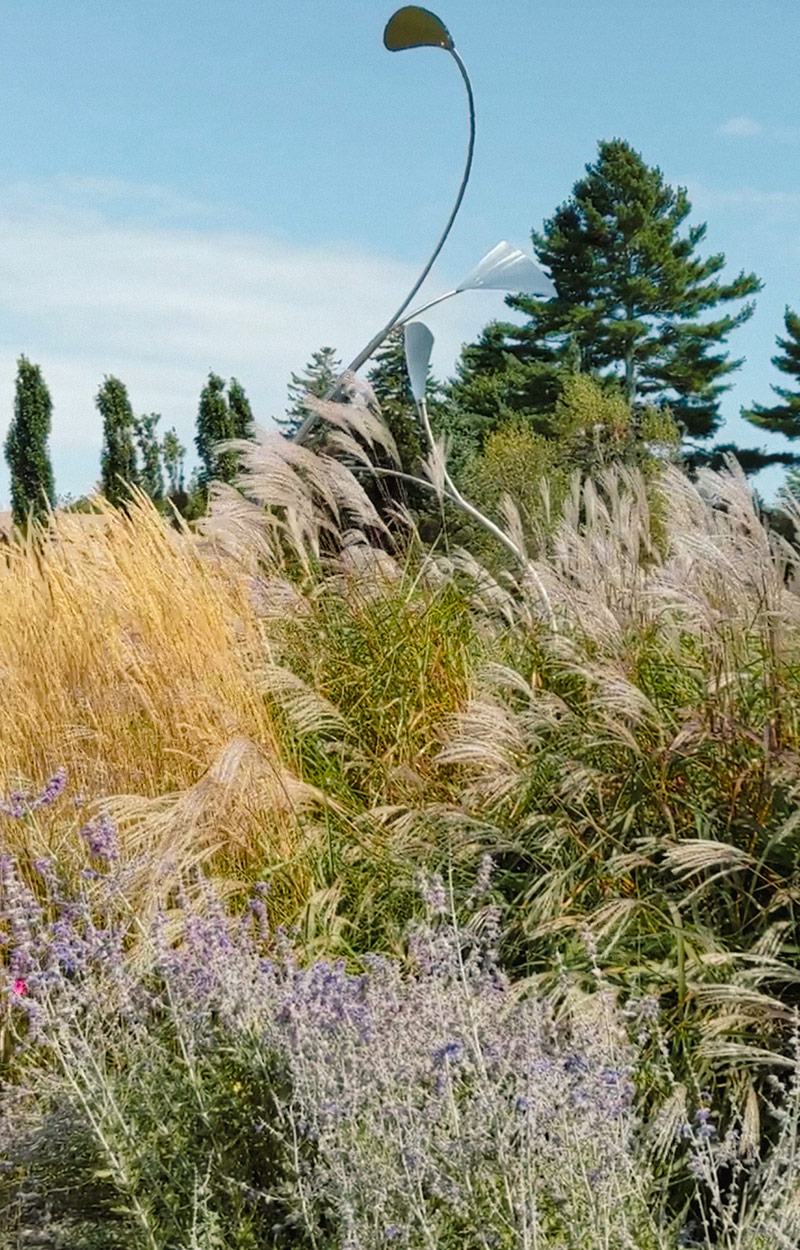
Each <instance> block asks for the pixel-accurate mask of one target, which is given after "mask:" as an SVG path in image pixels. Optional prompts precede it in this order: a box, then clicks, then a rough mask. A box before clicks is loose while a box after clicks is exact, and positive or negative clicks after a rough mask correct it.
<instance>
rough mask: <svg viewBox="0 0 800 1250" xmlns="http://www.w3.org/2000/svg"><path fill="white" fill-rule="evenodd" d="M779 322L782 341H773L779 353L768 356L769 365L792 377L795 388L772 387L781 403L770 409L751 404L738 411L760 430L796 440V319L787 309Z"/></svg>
mask: <svg viewBox="0 0 800 1250" xmlns="http://www.w3.org/2000/svg"><path fill="white" fill-rule="evenodd" d="M783 320H784V324H785V326H786V338H785V339H782V338H778V339H777V343H778V347H780V348H781V352H780V353H779V354H778V355H777V356H773V357H772V363H773V365H775V368H776V369H780V371H781V372H782V373H786V374H788V376H789V377H791V378H793V379H794V381H795V384H796V385H795V387H794V389H790V388H789V387H787V386H773V387H772V390H773V391H774V392H775V394H776V395H777V396H778V397H779V398H780V399H782V400H783V403H781V404H775V405H773V407H771V408H767V407H765V406H763V405H762V404H753V407H752V408H743V409H742V416H743V417H745V418H746V420H748V421H751V422H752V424H753V425H758V426H760V427H761V429H762V430H772V431H773V432H774V433H776V434H784V435H785V436H786V438H800V316H798V315H797V313H795V312H792V310H791V308H788V307H787V309H786V311H785V313H784V317H783Z"/></svg>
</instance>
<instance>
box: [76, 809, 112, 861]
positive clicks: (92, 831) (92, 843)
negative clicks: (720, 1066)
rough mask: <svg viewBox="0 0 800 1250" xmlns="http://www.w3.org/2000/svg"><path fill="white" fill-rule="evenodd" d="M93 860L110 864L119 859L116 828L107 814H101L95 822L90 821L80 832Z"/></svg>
mask: <svg viewBox="0 0 800 1250" xmlns="http://www.w3.org/2000/svg"><path fill="white" fill-rule="evenodd" d="M80 836H81V837H82V838H83V840H84V842H85V843H86V846H87V848H88V850H89V854H90V855H91V856H92V857H93V859H100V860H103V862H104V863H106V864H110V863H113V861H114V860H116V859H118V858H119V842H118V838H117V827H116V825H115V824H114V822H113V820H112V819H111V817H110V816H109V815H108V813H107V812H102V813H101V815H100V816H98V817H97V818H96V819H95V820H90V821H89V823H88V824H87V825H84V826H83V828H82V829H81V831H80Z"/></svg>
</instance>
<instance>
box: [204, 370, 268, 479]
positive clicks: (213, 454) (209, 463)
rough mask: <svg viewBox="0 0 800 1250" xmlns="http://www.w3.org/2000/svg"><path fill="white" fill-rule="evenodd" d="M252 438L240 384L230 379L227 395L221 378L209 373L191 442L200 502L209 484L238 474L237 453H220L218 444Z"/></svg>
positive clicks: (234, 379) (246, 403)
mask: <svg viewBox="0 0 800 1250" xmlns="http://www.w3.org/2000/svg"><path fill="white" fill-rule="evenodd" d="M253 435H254V428H253V414H252V411H251V409H250V403H249V401H248V399H247V396H246V394H245V392H244V390H243V389H242V387H241V385H240V384H239V382H237V380H236V378H231V381H230V383H229V384H228V390H227V394H226V391H225V380H224V378H221V377H219V376H218V374H216V373H213V372H212V373H209V375H208V381H207V382H206V385H205V386H204V387H203V389H202V391H201V392H200V405H199V407H198V411H197V434H196V436H195V440H194V441H195V446H196V447H197V454H198V455H199V457H200V464H201V467H200V472H199V478H198V484H199V490H200V493H201V495H202V498H203V501H205V499H206V498H207V496H208V487H209V484H210V483H211V482H212V481H219V482H232V481H233V479H234V478H235V477H236V474H237V473H238V471H239V457H238V455H237V453H236V452H235V451H233V450H232V449H231V448H226V449H225V450H220V449H219V444H220V443H225V442H227V441H228V440H229V439H234V438H235V439H252V438H253ZM191 493H192V492H191V491H190V494H191Z"/></svg>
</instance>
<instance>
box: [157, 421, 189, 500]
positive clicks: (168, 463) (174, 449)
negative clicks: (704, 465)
mask: <svg viewBox="0 0 800 1250" xmlns="http://www.w3.org/2000/svg"><path fill="white" fill-rule="evenodd" d="M161 457H162V459H163V461H164V468H165V469H166V471H167V482H168V486H169V494H170V495H177V494H178V493H179V492H181V491H183V462H184V459H185V458H186V448H185V447H184V446H183V445H182V443H181V441H180V439H179V438H178V432H177V430H176V429H175V427H174V426H173V427H172V429H171V430H167V432H166V433H165V435H164V437H163V439H162V440H161Z"/></svg>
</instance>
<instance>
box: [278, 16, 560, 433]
mask: <svg viewBox="0 0 800 1250" xmlns="http://www.w3.org/2000/svg"><path fill="white" fill-rule="evenodd" d="M383 42H384V45H385V47H386V48H388V50H389V51H390V52H402V51H404V50H405V49H407V48H442V49H443V50H444V51H445V52H448V53H449V54H450V56H451V57H452V58H453V60H454V61H455V63H456V65H457V66H458V71H459V73H460V74H461V77H462V79H463V81H464V86H465V88H466V92H467V106H468V110H469V141H468V143H467V158H466V161H465V163H464V172H463V174H462V175H461V182H460V184H459V187H458V193H457V194H456V198H455V202H454V204H453V207H452V209H451V212H450V216H449V217H448V219H447V222H446V224H445V227H444V230H443V231H442V233H441V235H440V237H439V240H438V242H437V244H436V246H435V248H434V249H433V252H432V253H431V255H430V257H429V258H428V260H427V261H426V262H425V265H424V267H423V269H422V272H421V273H420V275H419V277H418V278H417V280H416V282H415V283H414V285H413V286H412V288H411V290H410V291H409V292H408V294H407V296H406V297H405V299H404V300H403V302H402V304H401V305H400V307H399V308H398V309H397V311H396V313H395V314H394V316H393V317H391V318H390V319H389V321H387V323H386V325H385V326H384V327H383V329H381V330H379V331H378V333H377V334H376V335H375V337H374V338H372V339H370V341H369V343H367V345H366V347H364V348H362V350H361V351H360V352H359V353H358V355H357V356H355V357H354V358H353V359H352V360H351V361H350V364H349V365H348V366H347V369H346V370H345V371H344V372H345V373H348V372H350V371H352V372H353V373H356V372H357V371H358V370H359V369H360V368H361V366H362V365H363V364H364V362H365V361H367V360H369V358H370V356H371V355H372V354H373V352H374V351H376V350H377V348H378V347H380V345H381V343H382V342H383V341H384V339H385V338H386V337H387V335H389V334H390V333H391V331H392V330H393V329H394V328H395V326H398V325H404V324H405V323H406V322H407V321H410V320H411V318H412V317H415V316H417V315H418V314H419V313H420V312H423V311H424V310H425V309H428V308H432V307H433V305H434V304H440V303H441V302H442V301H443V300H446V299H450V298H451V297H452V296H453V295H458V294H460V293H461V292H462V291H469V290H480V289H484V290H490V289H491V290H505V291H524V292H525V293H526V294H528V295H540V296H543V297H545V298H549V297H550V296H552V295H554V294H555V287H554V286H553V284H552V282H551V281H550V279H549V278H548V277H546V275H545V274H543V273H542V271H541V270H540V269H538V268H537V267H536V265H534V263H533V261H532V260H530V259H529V258H528V257H527V256H525V254H524V253H523V252H520V251H518V250H517V249H516V248H512V247H511V246H510V244H508V243H498V244H497V246H496V247H494V248H492V250H491V251H490V252H488V253H487V254H486V256H484V258H483V260H482V261H481V262H480V264H479V265H478V266H477V267H476V268H475V269H473V270H472V273H470V274H469V276H468V277H467V278H465V279H464V281H463V282H462V283H460V284H459V286H457V287H455V288H454V290H452V291H447V292H445V294H444V295H440V296H438V297H437V298H436V299H432V300H430V301H429V302H428V303H427V304H423V305H422V307H421V308H418V309H416V311H415V312H413V313H409V314H408V316H406V317H404V316H403V314H404V313H405V311H406V309H407V308H408V306H409V304H410V303H411V301H412V300H413V298H414V296H415V295H416V293H417V291H418V290H419V289H420V287H421V286H422V284H423V282H424V281H425V279H426V278H427V276H428V274H429V273H430V271H431V269H432V268H433V265H434V263H435V261H436V258H437V257H438V255H439V253H440V252H441V250H442V248H443V247H444V244H445V241H446V239H447V236H448V235H449V233H450V231H451V229H452V227H453V222H454V221H455V219H456V214H457V213H458V210H459V208H460V207H461V202H462V200H463V199H464V192H465V191H466V189H467V182H468V181H469V175H470V170H471V169H472V157H473V153H474V151H475V100H474V97H473V94H472V84H471V82H470V80H469V74H468V73H467V67H466V65H465V64H464V62H463V61H462V59H461V57H460V56H459V54H458V52H457V51H456V46H455V44H454V43H453V39H452V36H451V35H450V32H449V31H448V29H447V27H446V26H445V25H444V22H442V21H441V19H440V18H438V17H437V16H436V14H435V13H431V12H430V11H429V10H428V9H423V8H420V6H419V5H416V4H409V5H406V6H405V7H404V8H402V9H398V10H397V12H396V13H395V14H394V15H393V16H392V17H390V18H389V21H388V23H387V25H386V29H385V30H384V32H383ZM339 380H340V379H337V381H336V383H335V384H334V386H333V387H332V388H331V392H330V397H333V396H335V394H336V389H337V387H338V384H339ZM318 420H319V418H318V417H317V416H316V415H315V414H313V413H312V414H310V415H309V416H308V417H306V419H305V421H303V423H302V424H301V425H300V427H299V429H298V430H297V432H296V434H295V436H294V439H295V442H298V443H302V442H303V441H304V439H305V438H306V436H307V435H308V433H309V431H310V430H311V429H312V428H313V426H314V425H315V424H316V422H317V421H318Z"/></svg>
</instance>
